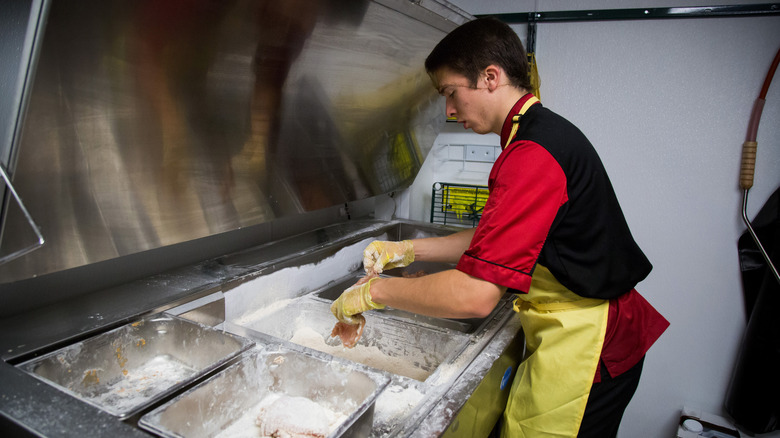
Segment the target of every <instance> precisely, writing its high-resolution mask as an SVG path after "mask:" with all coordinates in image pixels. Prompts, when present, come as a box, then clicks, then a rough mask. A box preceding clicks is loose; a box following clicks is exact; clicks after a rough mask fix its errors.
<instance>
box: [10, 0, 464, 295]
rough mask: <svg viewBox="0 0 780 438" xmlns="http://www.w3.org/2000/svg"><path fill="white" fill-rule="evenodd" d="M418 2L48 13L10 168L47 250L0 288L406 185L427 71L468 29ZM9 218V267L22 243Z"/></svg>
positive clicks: (120, 2) (322, 0)
mask: <svg viewBox="0 0 780 438" xmlns="http://www.w3.org/2000/svg"><path fill="white" fill-rule="evenodd" d="M420 4H421V2H410V1H408V0H395V1H391V0H382V1H364V0H319V1H318V0H274V1H255V0H225V1H217V0H165V1H159V0H108V1H106V0H81V1H78V2H69V1H64V0H53V1H51V2H46V3H45V4H44V14H42V16H43V20H42V21H41V30H40V33H39V35H40V41H39V43H36V44H37V45H36V48H35V50H34V52H33V53H36V55H35V56H32V57H31V59H32V65H33V66H34V69H33V70H32V71H33V72H34V76H31V79H30V80H29V81H28V87H29V92H28V93H27V94H26V98H25V101H24V103H25V105H24V108H26V112H25V115H24V119H23V120H24V123H23V125H21V126H22V128H21V130H20V131H19V133H18V135H17V136H16V141H15V143H14V147H13V149H12V159H11V164H12V165H10V166H9V168H10V170H11V171H12V172H11V173H12V175H13V183H14V186H15V187H16V189H17V191H18V192H19V194H20V196H21V197H22V199H23V200H24V202H25V204H26V206H27V208H28V210H29V211H30V213H31V215H32V217H33V218H34V219H35V221H36V222H37V223H38V225H39V226H40V228H41V231H42V232H43V235H44V237H45V238H46V244H45V245H44V246H43V247H42V248H40V249H38V250H36V251H34V252H32V253H30V254H28V255H26V256H24V257H22V258H20V259H17V260H15V261H12V262H10V263H7V264H5V265H3V266H0V283H10V282H13V281H18V280H23V279H27V278H31V277H35V276H39V275H44V274H48V273H52V272H57V271H61V270H65V269H69V268H73V267H78V266H83V265H88V264H92V263H95V262H99V261H103V260H108V259H113V258H116V257H120V256H124V255H128V254H134V253H138V252H141V251H145V250H150V249H155V248H159V247H163V246H167V245H171V244H176V243H180V242H186V241H191V240H193V239H198V238H202V237H206V236H214V235H216V234H220V233H224V232H227V231H231V230H236V229H239V228H243V227H248V226H252V225H256V224H261V223H266V222H269V221H274V220H279V219H283V218H285V217H290V216H294V215H301V214H305V213H307V212H311V211H314V210H319V209H323V208H327V207H332V206H336V205H343V204H345V203H348V202H351V201H356V200H362V199H366V198H369V197H373V196H376V195H379V194H384V193H389V192H392V191H394V190H398V189H401V188H403V187H405V186H407V185H408V184H410V183H411V181H412V180H413V179H414V177H415V175H416V174H417V172H418V170H419V169H420V166H421V164H422V161H423V160H424V158H425V155H426V154H427V152H428V150H429V149H430V147H431V145H432V144H433V140H434V138H435V136H436V134H437V132H438V127H439V126H441V124H442V122H443V120H444V111H443V103H442V102H441V101H439V100H438V96H437V95H436V93H435V91H434V89H433V87H432V86H431V84H430V81H429V78H428V77H427V75H426V74H425V71H424V69H423V61H424V59H425V56H427V54H428V52H429V51H430V50H431V49H432V48H433V46H434V45H435V44H436V43H437V42H438V41H439V40H440V39H441V38H442V37H443V36H444V35H445V34H446V33H447V32H448V31H449V30H451V29H452V28H454V27H455V26H456V25H457V24H459V23H458V22H457V21H458V20H461V21H465V17H464V15H461V14H459V13H458V12H457V10H456V9H448V8H447V5H446V3H443V2H434V3H431V4H432V5H435V6H436V8H438V11H437V13H434V12H432V11H431V9H433V8H426V7H422V6H421V5H420ZM423 6H424V4H423ZM441 11H448V13H449V15H450V16H449V17H447V18H443V17H442V16H441V15H440V14H441ZM4 216H5V218H4V219H5V221H4V227H3V229H2V231H3V232H2V252H3V253H6V252H11V251H13V250H14V249H16V248H19V247H23V246H25V245H28V244H29V243H30V242H31V241H34V239H35V237H34V235H33V233H32V231H31V230H30V227H29V226H28V225H27V224H26V223H25V221H24V220H23V216H22V215H21V214H20V213H19V211H18V209H17V208H15V206H14V205H13V204H10V203H7V204H6V208H5V210H4Z"/></svg>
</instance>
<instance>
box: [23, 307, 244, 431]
mask: <svg viewBox="0 0 780 438" xmlns="http://www.w3.org/2000/svg"><path fill="white" fill-rule="evenodd" d="M252 345H254V342H253V341H250V340H248V339H245V338H242V337H240V336H236V335H234V334H232V333H227V332H224V331H221V330H216V329H213V328H211V327H206V326H203V325H200V324H197V323H194V322H191V321H187V320H185V319H182V318H179V317H176V316H172V315H167V314H156V315H152V316H149V317H146V318H144V319H141V320H139V321H137V322H134V323H131V324H127V325H124V326H122V327H119V328H117V329H114V330H111V331H109V332H106V333H103V334H100V335H97V336H94V337H92V338H89V339H87V340H85V341H82V342H78V343H75V344H72V345H69V346H67V347H64V348H61V349H59V350H56V351H54V352H51V353H49V354H46V355H44V356H41V357H38V358H36V359H32V360H30V361H27V362H24V363H21V364H19V365H18V367H19V368H21V369H22V370H24V371H26V372H28V373H30V374H32V375H33V376H34V377H36V378H38V379H41V380H43V381H44V382H46V383H49V384H51V385H53V386H55V387H57V388H59V389H61V390H62V391H65V392H66V393H68V394H70V395H72V396H74V397H76V398H78V399H80V400H82V401H84V402H86V403H89V404H92V405H94V406H97V407H98V408H100V409H102V410H104V411H106V412H108V413H110V414H112V415H115V416H117V417H120V418H126V417H129V416H131V415H133V414H135V413H137V412H139V411H141V410H142V409H144V408H145V407H147V406H149V405H150V404H152V403H154V402H155V401H157V400H159V399H161V398H163V397H165V396H166V395H168V394H171V393H173V392H175V391H176V390H177V389H179V388H181V387H183V386H184V385H186V384H187V383H189V382H191V381H193V380H195V379H196V378H198V377H200V376H202V375H204V374H206V373H208V372H209V371H211V370H214V369H216V368H217V367H219V366H221V365H223V364H225V363H226V362H228V361H229V360H230V359H232V358H234V357H236V356H237V355H239V354H241V352H243V351H245V350H247V349H248V348H250V347H252Z"/></svg>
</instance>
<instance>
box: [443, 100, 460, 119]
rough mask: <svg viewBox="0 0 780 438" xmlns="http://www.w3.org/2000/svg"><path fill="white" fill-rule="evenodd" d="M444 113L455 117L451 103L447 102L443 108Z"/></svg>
mask: <svg viewBox="0 0 780 438" xmlns="http://www.w3.org/2000/svg"><path fill="white" fill-rule="evenodd" d="M444 111H445V113H447V117H456V114H457V113H456V112H455V107H454V106H453V105H450V104H449V103H447V105H446V108H445V110H444Z"/></svg>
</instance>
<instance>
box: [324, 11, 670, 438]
mask: <svg viewBox="0 0 780 438" xmlns="http://www.w3.org/2000/svg"><path fill="white" fill-rule="evenodd" d="M425 67H426V70H427V71H428V73H429V74H430V76H431V79H432V81H433V83H434V86H435V87H436V88H437V90H438V91H439V93H440V94H442V95H443V96H444V97H445V98H446V111H447V116H449V117H456V118H457V120H458V122H460V123H463V125H464V127H465V128H470V129H472V130H474V131H475V132H478V133H489V132H494V133H496V134H499V135H500V136H501V146H502V147H503V151H502V152H501V155H500V156H499V157H498V159H497V160H496V163H495V164H494V165H493V168H492V170H491V173H490V176H489V180H488V186H489V188H490V196H489V199H488V201H487V203H486V205H485V208H484V211H483V215H482V219H481V221H480V223H479V225H478V226H477V228H475V229H471V230H465V231H462V232H459V233H456V234H453V235H451V236H447V237H441V238H429V239H417V240H411V241H403V242H383V241H376V242H372V243H371V244H370V245H369V246H368V247H367V248H366V250H365V252H364V267H365V269H366V271H367V272H369V273H379V272H381V271H382V270H383V269H387V268H391V267H397V266H405V265H408V264H409V263H411V262H412V261H413V260H425V261H450V262H453V263H455V262H457V266H456V269H453V270H450V271H444V272H440V273H436V274H431V275H427V276H424V277H420V278H413V279H407V278H391V279H380V278H375V279H372V280H370V281H369V282H367V283H364V284H359V285H356V286H353V287H352V288H350V289H347V290H346V291H345V292H344V293H343V294H342V296H341V297H340V298H339V299H338V300H337V301H336V302H334V304H333V307H332V310H333V312H334V315H336V316H337V318H339V319H340V320H341V321H349V320H350V318H351V317H352V316H353V315H356V314H359V313H361V312H363V311H366V310H369V309H372V308H381V307H384V306H385V305H387V306H391V307H395V308H399V309H404V310H410V311H414V312H418V313H422V314H426V315H430V316H436V317H450V318H453V317H454V318H462V317H482V316H485V315H487V314H489V313H490V312H491V311H492V310H493V308H494V307H495V305H496V304H497V303H498V301H499V299H500V298H501V296H502V295H503V294H504V293H505V292H507V291H509V292H511V293H515V294H517V299H516V300H515V305H514V307H515V310H516V311H517V312H518V313H519V318H520V319H521V322H522V326H523V331H524V334H525V338H526V349H527V356H526V358H525V360H524V361H523V363H522V364H521V365H520V366H519V367H518V371H517V376H516V377H515V380H514V382H513V386H512V390H511V391H512V392H511V394H510V398H509V402H508V404H507V407H506V410H505V412H504V418H503V426H502V436H511V437H517V436H522V437H537V436H538V437H543V436H544V437H550V436H555V437H574V436H580V437H599V438H603V437H610V436H613V437H614V436H616V435H617V430H618V427H619V425H620V420H621V418H622V416H623V412H624V410H625V408H626V406H627V405H628V402H629V401H630V400H631V397H632V396H633V394H634V391H635V390H636V387H637V385H638V383H639V376H640V374H641V370H642V363H643V360H644V355H645V352H646V351H647V350H648V349H649V348H650V346H651V345H652V344H653V343H654V342H655V341H656V339H658V337H659V336H660V335H661V333H663V331H664V330H665V329H666V328H667V326H668V322H667V321H666V320H665V319H664V318H663V317H662V316H661V315H660V314H659V313H658V312H657V311H656V310H655V309H654V308H653V307H652V306H651V305H650V304H648V303H647V301H645V300H644V299H643V298H642V297H641V296H640V295H639V293H637V291H636V290H635V289H634V286H635V285H636V284H637V283H638V282H639V281H641V280H643V279H644V278H645V277H646V276H647V275H648V274H649V272H650V270H651V268H652V266H651V265H650V262H649V261H648V260H647V258H646V257H645V255H644V254H643V253H642V251H641V250H640V249H639V247H638V246H637V244H636V242H635V241H634V239H633V237H632V236H631V233H630V231H629V228H628V225H627V224H626V221H625V219H624V216H623V213H622V211H621V209H620V206H619V205H618V201H617V198H616V196H615V194H614V192H613V189H612V186H611V183H610V181H609V178H608V177H607V173H606V171H605V169H604V167H603V165H602V163H601V161H600V159H599V157H598V155H597V153H596V151H595V149H594V148H593V146H592V145H591V144H590V142H589V141H588V140H587V139H586V138H585V136H584V135H583V134H582V133H581V132H580V131H579V130H578V129H577V128H576V127H575V126H573V125H572V124H571V123H570V122H568V121H567V120H565V119H563V118H562V117H560V116H558V115H557V114H555V113H553V112H551V111H550V110H548V109H546V108H544V107H543V106H542V104H541V103H540V102H539V100H538V99H536V97H534V96H533V95H532V94H530V93H529V92H528V90H529V88H530V83H529V80H528V64H527V61H526V54H525V50H524V49H523V46H522V43H521V42H520V39H519V38H518V36H517V34H516V33H515V32H514V31H512V29H511V28H510V27H509V26H507V25H506V24H504V23H502V22H500V21H498V20H495V19H490V18H482V19H477V20H474V21H471V22H468V23H466V24H463V25H462V26H460V27H459V28H457V29H456V30H454V31H453V32H452V33H450V34H449V35H447V36H446V37H445V38H444V39H443V40H442V41H441V42H440V43H439V44H438V45H437V46H436V47H435V48H434V49H433V51H432V52H431V54H430V55H429V56H428V59H427V60H426V62H425ZM351 321H352V322H354V320H351Z"/></svg>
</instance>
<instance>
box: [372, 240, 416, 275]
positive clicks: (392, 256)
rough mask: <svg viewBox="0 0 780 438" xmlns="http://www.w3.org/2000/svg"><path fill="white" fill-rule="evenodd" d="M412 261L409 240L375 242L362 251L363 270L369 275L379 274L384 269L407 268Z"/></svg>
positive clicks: (411, 248) (412, 254)
mask: <svg viewBox="0 0 780 438" xmlns="http://www.w3.org/2000/svg"><path fill="white" fill-rule="evenodd" d="M413 261H414V246H413V245H412V241H411V240H404V241H401V242H387V241H382V240H375V241H373V242H371V243H370V244H369V245H368V246H367V247H366V249H364V250H363V268H364V269H365V270H366V272H368V273H369V274H371V273H373V274H380V273H382V271H384V270H385V269H392V268H400V267H402V266H409V264H410V263H412V262H413Z"/></svg>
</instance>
